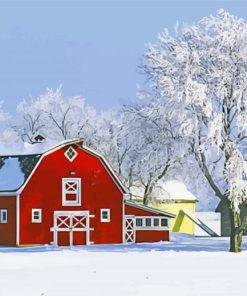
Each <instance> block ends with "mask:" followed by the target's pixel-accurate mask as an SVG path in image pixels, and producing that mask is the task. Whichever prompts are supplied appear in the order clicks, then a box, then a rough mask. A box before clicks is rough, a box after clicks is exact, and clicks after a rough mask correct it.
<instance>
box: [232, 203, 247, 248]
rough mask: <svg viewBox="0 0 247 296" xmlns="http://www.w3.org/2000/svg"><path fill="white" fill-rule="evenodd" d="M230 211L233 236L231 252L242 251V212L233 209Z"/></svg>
mask: <svg viewBox="0 0 247 296" xmlns="http://www.w3.org/2000/svg"><path fill="white" fill-rule="evenodd" d="M229 211H230V222H231V236H230V252H234V253H238V252H241V251H242V237H243V231H244V230H243V229H242V227H241V217H240V212H237V211H235V210H233V209H229Z"/></svg>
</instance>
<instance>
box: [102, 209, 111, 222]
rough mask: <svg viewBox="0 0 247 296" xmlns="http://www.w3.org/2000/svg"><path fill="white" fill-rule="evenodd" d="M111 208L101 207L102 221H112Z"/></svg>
mask: <svg viewBox="0 0 247 296" xmlns="http://www.w3.org/2000/svg"><path fill="white" fill-rule="evenodd" d="M110 220H111V219H110V209H101V210H100V221H101V222H110Z"/></svg>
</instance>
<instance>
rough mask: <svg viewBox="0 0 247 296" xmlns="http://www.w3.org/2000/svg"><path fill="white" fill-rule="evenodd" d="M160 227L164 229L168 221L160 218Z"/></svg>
mask: <svg viewBox="0 0 247 296" xmlns="http://www.w3.org/2000/svg"><path fill="white" fill-rule="evenodd" d="M161 226H162V227H166V226H168V220H167V219H166V218H162V219H161Z"/></svg>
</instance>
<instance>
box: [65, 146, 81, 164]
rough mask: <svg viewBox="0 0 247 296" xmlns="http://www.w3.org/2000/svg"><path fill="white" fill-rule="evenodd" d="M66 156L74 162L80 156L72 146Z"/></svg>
mask: <svg viewBox="0 0 247 296" xmlns="http://www.w3.org/2000/svg"><path fill="white" fill-rule="evenodd" d="M64 155H65V156H66V157H67V159H68V160H69V161H70V162H72V161H73V160H74V159H75V158H76V156H77V155H78V153H77V152H76V151H75V149H74V148H73V147H72V146H70V147H69V148H68V149H67V150H66V151H65V153H64Z"/></svg>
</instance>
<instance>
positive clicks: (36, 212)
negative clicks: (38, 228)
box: [32, 209, 42, 223]
mask: <svg viewBox="0 0 247 296" xmlns="http://www.w3.org/2000/svg"><path fill="white" fill-rule="evenodd" d="M41 222H42V210H41V209H32V223H41Z"/></svg>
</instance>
